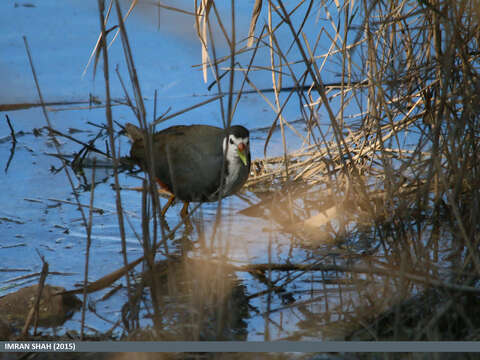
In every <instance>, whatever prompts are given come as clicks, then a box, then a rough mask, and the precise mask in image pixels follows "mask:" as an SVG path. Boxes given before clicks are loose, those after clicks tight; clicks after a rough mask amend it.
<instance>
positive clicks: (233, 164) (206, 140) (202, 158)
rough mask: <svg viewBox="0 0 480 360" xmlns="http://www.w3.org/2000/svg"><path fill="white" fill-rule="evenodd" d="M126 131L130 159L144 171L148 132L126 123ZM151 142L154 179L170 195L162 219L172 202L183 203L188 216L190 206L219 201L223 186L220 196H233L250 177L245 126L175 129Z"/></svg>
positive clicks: (248, 148)
mask: <svg viewBox="0 0 480 360" xmlns="http://www.w3.org/2000/svg"><path fill="white" fill-rule="evenodd" d="M125 130H126V132H127V135H128V136H129V137H130V139H132V141H133V144H132V147H131V149H130V157H131V159H132V160H133V161H134V162H136V163H137V164H138V165H140V166H141V167H142V169H143V170H145V169H146V166H145V161H146V152H145V138H144V132H143V131H142V130H141V129H140V128H138V127H137V126H135V125H133V124H126V125H125ZM152 144H153V145H152V147H153V153H154V170H155V177H156V180H157V182H158V184H159V185H160V187H162V188H163V189H164V190H167V191H168V192H169V193H170V194H171V196H170V199H169V200H168V202H167V204H166V205H165V206H164V208H163V210H162V216H163V215H165V213H166V211H167V209H168V208H169V206H170V205H171V204H172V202H173V200H174V199H178V200H182V201H183V202H184V205H183V208H182V211H181V215H182V216H185V215H186V214H187V209H188V203H189V202H191V201H193V202H207V201H216V200H218V196H219V191H220V188H222V189H223V190H222V197H225V196H228V195H232V194H234V193H235V192H237V191H238V190H240V188H241V187H242V186H243V184H244V183H245V181H247V178H248V175H249V173H250V143H249V132H248V130H247V129H246V128H244V127H243V126H238V125H236V126H231V127H230V128H228V129H222V128H218V127H215V126H208V125H190V126H184V125H179V126H172V127H169V128H167V129H165V130H162V131H160V132H157V133H155V134H153V136H152ZM224 158H225V166H224V174H223V186H220V181H221V179H222V165H223V161H224Z"/></svg>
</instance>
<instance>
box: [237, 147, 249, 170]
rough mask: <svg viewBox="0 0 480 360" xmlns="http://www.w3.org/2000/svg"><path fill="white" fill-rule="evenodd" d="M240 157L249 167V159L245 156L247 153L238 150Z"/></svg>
mask: <svg viewBox="0 0 480 360" xmlns="http://www.w3.org/2000/svg"><path fill="white" fill-rule="evenodd" d="M237 153H238V157H239V158H240V160H242V163H243V165H245V166H247V157H246V156H245V151H240V150H237Z"/></svg>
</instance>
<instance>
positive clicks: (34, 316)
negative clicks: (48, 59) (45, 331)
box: [21, 250, 48, 338]
mask: <svg viewBox="0 0 480 360" xmlns="http://www.w3.org/2000/svg"><path fill="white" fill-rule="evenodd" d="M37 254H38V256H39V257H40V260H42V271H41V273H40V279H39V281H38V289H37V295H36V297H35V301H34V302H33V304H32V307H31V308H30V311H29V312H28V315H27V318H26V320H25V324H24V326H23V329H22V334H21V337H22V338H25V337H26V336H27V334H28V329H29V328H30V326H31V324H32V321H33V328H34V331H33V335H34V336H36V335H37V327H38V319H39V316H40V302H41V300H42V293H43V288H44V286H45V280H46V279H47V275H48V263H47V262H46V261H45V259H44V258H43V256H41V255H40V253H39V252H38V250H37Z"/></svg>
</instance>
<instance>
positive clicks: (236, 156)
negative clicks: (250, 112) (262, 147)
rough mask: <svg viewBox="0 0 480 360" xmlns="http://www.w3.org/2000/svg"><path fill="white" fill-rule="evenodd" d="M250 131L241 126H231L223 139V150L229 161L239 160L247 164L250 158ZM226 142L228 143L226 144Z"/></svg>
mask: <svg viewBox="0 0 480 360" xmlns="http://www.w3.org/2000/svg"><path fill="white" fill-rule="evenodd" d="M249 136H250V133H249V132H248V130H247V129H245V128H244V127H243V126H239V125H236V126H232V127H230V128H229V129H228V130H227V134H226V136H225V138H224V140H223V152H224V153H226V156H225V157H226V158H227V159H228V160H229V161H235V160H240V161H241V162H242V163H243V165H245V166H247V164H248V162H249V160H250V141H249ZM227 144H228V145H227Z"/></svg>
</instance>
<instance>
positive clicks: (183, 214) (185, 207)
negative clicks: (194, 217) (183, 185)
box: [180, 201, 188, 218]
mask: <svg viewBox="0 0 480 360" xmlns="http://www.w3.org/2000/svg"><path fill="white" fill-rule="evenodd" d="M187 215H188V201H185V202H184V203H183V207H182V211H180V216H181V217H182V218H184V217H186V216H187Z"/></svg>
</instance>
